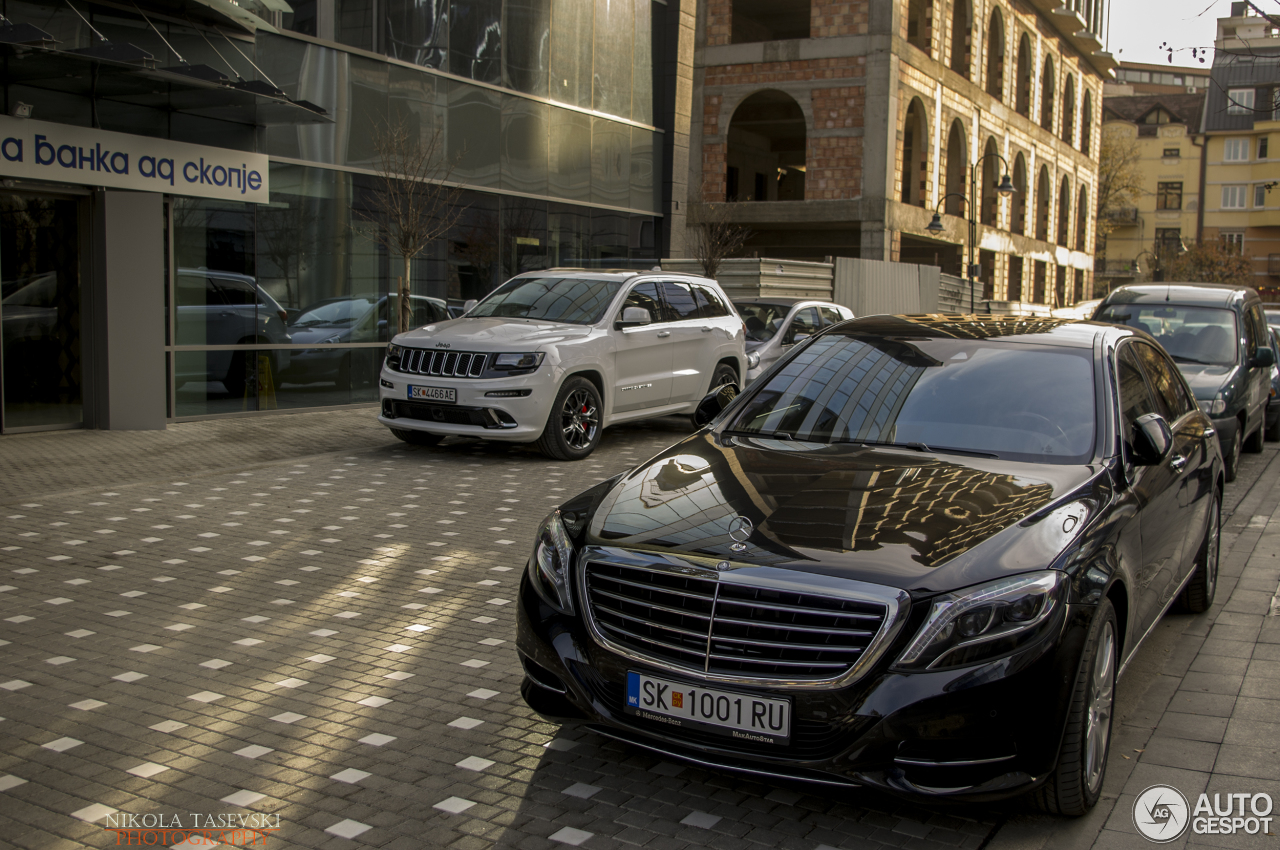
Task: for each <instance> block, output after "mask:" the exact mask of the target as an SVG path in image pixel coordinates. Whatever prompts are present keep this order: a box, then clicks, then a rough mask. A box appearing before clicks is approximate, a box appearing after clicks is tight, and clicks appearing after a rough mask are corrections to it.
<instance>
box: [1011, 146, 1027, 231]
mask: <svg viewBox="0 0 1280 850" xmlns="http://www.w3.org/2000/svg"><path fill="white" fill-rule="evenodd" d="M1010 212H1011V213H1012V215H1011V216H1010V218H1011V219H1012V221H1011V222H1010V229H1012V230H1013V232H1014V233H1020V234H1022V235H1024V236H1025V235H1026V233H1027V160H1026V158H1025V157H1023V155H1022V154H1018V156H1017V157H1016V158H1015V159H1014V161H1013V208H1012V210H1010Z"/></svg>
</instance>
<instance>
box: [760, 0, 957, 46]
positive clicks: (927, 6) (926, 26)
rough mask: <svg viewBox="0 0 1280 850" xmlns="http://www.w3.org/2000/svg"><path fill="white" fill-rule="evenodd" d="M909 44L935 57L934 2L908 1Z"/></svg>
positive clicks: (925, 0)
mask: <svg viewBox="0 0 1280 850" xmlns="http://www.w3.org/2000/svg"><path fill="white" fill-rule="evenodd" d="M775 2H776V0H775ZM907 44H910V45H911V46H912V47H917V48H919V49H920V50H923V51H924V52H925V53H927V54H928V55H929V56H932V55H933V0H907Z"/></svg>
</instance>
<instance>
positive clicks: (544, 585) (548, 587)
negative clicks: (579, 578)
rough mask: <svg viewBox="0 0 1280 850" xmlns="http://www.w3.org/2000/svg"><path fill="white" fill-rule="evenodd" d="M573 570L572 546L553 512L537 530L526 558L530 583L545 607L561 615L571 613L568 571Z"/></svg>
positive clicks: (558, 510) (557, 513)
mask: <svg viewBox="0 0 1280 850" xmlns="http://www.w3.org/2000/svg"><path fill="white" fill-rule="evenodd" d="M572 566H573V543H572V542H571V541H570V540H569V535H568V533H566V531H565V527H564V523H563V522H562V521H561V514H560V509H559V508H556V509H555V510H554V511H552V512H551V513H550V514H548V515H547V518H546V519H544V520H543V521H542V524H541V525H539V526H538V532H537V534H536V535H535V537H534V544H533V555H532V556H531V557H530V558H529V568H528V569H529V581H530V583H532V584H533V587H534V589H535V590H536V591H537V592H538V595H539V596H541V597H542V598H543V600H545V601H546V603H547V604H548V605H550V606H551V607H552V608H555V609H556V610H557V611H560V612H561V613H564V614H572V613H573V596H572V594H571V593H570V590H569V571H570V568H571V567H572Z"/></svg>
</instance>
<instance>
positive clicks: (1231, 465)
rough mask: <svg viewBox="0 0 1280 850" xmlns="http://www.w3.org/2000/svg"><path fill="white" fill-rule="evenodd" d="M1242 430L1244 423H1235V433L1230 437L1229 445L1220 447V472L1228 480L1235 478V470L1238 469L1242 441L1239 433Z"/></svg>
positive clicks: (1242, 438)
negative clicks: (1221, 449)
mask: <svg viewBox="0 0 1280 850" xmlns="http://www.w3.org/2000/svg"><path fill="white" fill-rule="evenodd" d="M1242 430H1244V425H1243V424H1241V425H1237V426H1236V428H1235V434H1234V435H1232V437H1231V445H1230V446H1223V447H1222V448H1223V451H1222V472H1223V476H1224V477H1225V478H1226V479H1227V481H1228V482H1231V481H1235V480H1236V472H1237V471H1238V470H1239V469H1240V448H1241V444H1242V443H1243V442H1244V437H1243V436H1242V435H1241V433H1240V432H1241V431H1242Z"/></svg>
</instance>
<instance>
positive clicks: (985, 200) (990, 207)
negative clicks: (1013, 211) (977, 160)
mask: <svg viewBox="0 0 1280 850" xmlns="http://www.w3.org/2000/svg"><path fill="white" fill-rule="evenodd" d="M999 165H1000V159H999V154H998V152H997V150H996V140H995V137H994V136H991V137H988V138H987V146H986V148H985V149H984V150H983V151H982V187H981V191H980V192H979V197H980V199H981V203H982V213H981V216H980V219H979V220H980V221H981V222H982V223H983V224H985V225H987V226H988V227H995V226H996V222H998V221H999V219H1000V193H999V192H997V191H996V186H998V185H999V183H1000V178H999V176H998V175H997V171H998V169H999Z"/></svg>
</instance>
